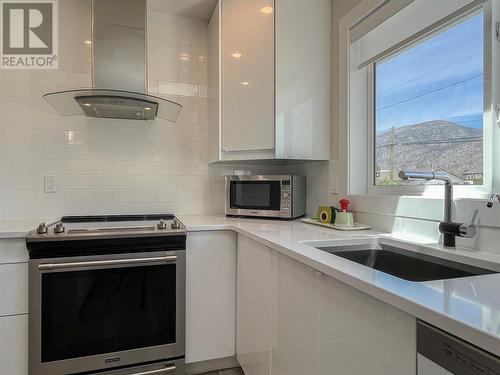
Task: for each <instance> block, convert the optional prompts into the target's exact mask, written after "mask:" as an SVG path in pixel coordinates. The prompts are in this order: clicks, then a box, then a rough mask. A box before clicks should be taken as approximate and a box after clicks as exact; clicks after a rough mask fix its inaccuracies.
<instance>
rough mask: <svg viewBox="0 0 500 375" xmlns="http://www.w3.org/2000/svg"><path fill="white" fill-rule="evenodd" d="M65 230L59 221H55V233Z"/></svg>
mask: <svg viewBox="0 0 500 375" xmlns="http://www.w3.org/2000/svg"><path fill="white" fill-rule="evenodd" d="M65 230H66V228H64V225H63V223H61V222H59V223H57V224H56V226H55V227H54V233H56V234H61V233H64V231H65Z"/></svg>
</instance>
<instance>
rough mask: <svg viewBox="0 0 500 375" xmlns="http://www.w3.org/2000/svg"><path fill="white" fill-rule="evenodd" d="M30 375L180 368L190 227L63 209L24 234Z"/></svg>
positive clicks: (163, 218) (137, 373) (162, 219)
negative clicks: (68, 212) (77, 213)
mask: <svg viewBox="0 0 500 375" xmlns="http://www.w3.org/2000/svg"><path fill="white" fill-rule="evenodd" d="M26 244H27V247H28V250H29V255H30V293H29V294H30V297H29V300H30V301H29V340H30V345H29V353H30V354H29V372H30V375H49V374H50V375H56V374H90V373H92V374H94V373H99V374H113V375H129V374H134V375H152V374H156V375H158V374H184V355H185V294H186V292H185V284H186V282H185V279H186V254H185V249H186V228H185V226H184V225H183V224H182V223H181V222H180V221H179V220H177V219H176V218H175V217H174V216H173V215H130V216H122V215H113V216H78V217H77V216H67V217H63V218H62V219H61V220H60V221H57V222H55V223H52V224H49V225H45V224H41V225H40V226H39V227H38V228H37V229H36V230H34V231H32V232H30V233H29V234H28V236H27V237H26Z"/></svg>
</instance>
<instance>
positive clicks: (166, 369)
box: [131, 365, 177, 375]
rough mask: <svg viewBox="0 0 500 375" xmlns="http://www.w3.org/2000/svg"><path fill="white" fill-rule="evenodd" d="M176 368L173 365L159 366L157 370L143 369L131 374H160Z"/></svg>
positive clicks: (173, 371) (173, 370)
mask: <svg viewBox="0 0 500 375" xmlns="http://www.w3.org/2000/svg"><path fill="white" fill-rule="evenodd" d="M176 370H177V367H175V365H172V366H168V367H165V368H160V369H158V370H150V371H143V372H135V373H133V374H131V375H160V374H173V373H175V371H176Z"/></svg>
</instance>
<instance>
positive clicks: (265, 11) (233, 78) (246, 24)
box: [221, 0, 274, 152]
mask: <svg viewBox="0 0 500 375" xmlns="http://www.w3.org/2000/svg"><path fill="white" fill-rule="evenodd" d="M273 12H274V1H273V0H259V1H249V0H224V1H222V24H221V27H222V28H221V42H222V44H221V79H222V81H221V83H222V86H221V99H222V123H223V124H224V126H223V128H222V151H225V152H234V151H259V150H261V151H262V150H273V149H274V17H273Z"/></svg>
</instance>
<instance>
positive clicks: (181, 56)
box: [180, 53, 191, 61]
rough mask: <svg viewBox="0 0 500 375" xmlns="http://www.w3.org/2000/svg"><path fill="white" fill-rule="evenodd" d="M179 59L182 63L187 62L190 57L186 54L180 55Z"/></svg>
mask: <svg viewBox="0 0 500 375" xmlns="http://www.w3.org/2000/svg"><path fill="white" fill-rule="evenodd" d="M180 58H181V60H182V61H189V60H191V56H190V55H188V54H187V53H183V54H181V55H180Z"/></svg>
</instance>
